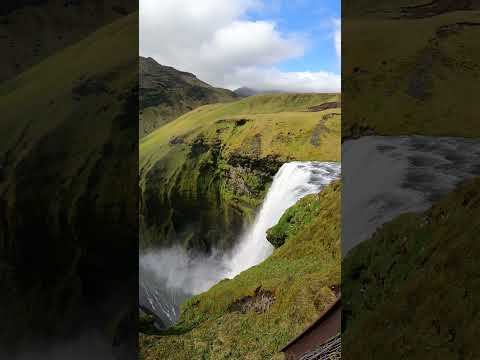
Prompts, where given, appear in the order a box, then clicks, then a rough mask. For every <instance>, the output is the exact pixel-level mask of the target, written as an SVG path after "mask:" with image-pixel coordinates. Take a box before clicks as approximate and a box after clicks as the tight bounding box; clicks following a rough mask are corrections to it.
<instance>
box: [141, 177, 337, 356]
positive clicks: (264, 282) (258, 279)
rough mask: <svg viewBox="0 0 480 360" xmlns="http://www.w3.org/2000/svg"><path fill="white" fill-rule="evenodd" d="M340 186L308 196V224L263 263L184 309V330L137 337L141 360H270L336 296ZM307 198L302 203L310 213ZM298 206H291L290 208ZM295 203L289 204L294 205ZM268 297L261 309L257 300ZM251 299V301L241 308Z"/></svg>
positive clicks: (185, 306) (183, 307) (196, 297)
mask: <svg viewBox="0 0 480 360" xmlns="http://www.w3.org/2000/svg"><path fill="white" fill-rule="evenodd" d="M340 193H341V189H340V184H339V183H338V182H336V183H333V184H331V185H329V186H328V187H327V188H326V189H324V190H323V191H322V192H321V193H320V194H319V195H314V196H311V197H310V199H309V201H308V202H310V203H311V204H312V205H313V204H315V206H313V207H312V209H315V210H314V214H315V215H312V217H311V221H309V222H305V223H304V224H303V225H302V226H298V230H297V231H296V232H294V231H292V232H291V233H290V238H289V241H288V242H287V243H285V245H283V246H282V247H280V248H278V249H276V250H275V251H274V253H273V254H272V255H271V256H270V257H269V258H268V259H266V260H265V261H264V262H262V263H261V264H259V265H257V266H255V267H253V268H251V269H249V270H247V271H245V272H242V273H241V274H239V275H238V276H236V277H235V278H234V279H232V280H223V281H221V282H219V283H218V284H217V285H215V286H214V287H213V288H211V289H210V290H209V291H207V292H205V293H203V294H200V295H198V296H195V297H193V298H191V299H189V300H188V301H187V302H186V303H185V304H183V306H182V314H181V319H180V322H179V325H178V327H179V328H181V329H182V331H185V330H186V329H188V331H186V332H185V333H183V334H182V335H172V336H162V335H155V336H152V335H146V334H141V335H140V344H141V345H140V348H141V356H142V357H143V359H158V358H168V359H186V358H198V359H202V358H208V359H270V358H271V357H272V356H277V353H278V350H279V348H280V347H281V346H283V345H285V344H286V343H287V342H288V341H289V340H291V339H292V338H293V337H295V336H296V335H298V334H299V333H300V332H301V331H302V330H303V329H304V328H305V327H306V326H307V325H309V324H310V323H311V321H313V320H314V319H315V318H316V317H317V316H318V315H319V314H320V313H321V311H322V310H323V309H325V307H326V306H328V305H329V304H330V303H331V302H332V301H334V299H335V294H334V293H333V292H332V290H330V287H331V286H332V285H338V284H339V282H340ZM304 203H305V202H302V203H301V204H299V207H300V208H301V209H302V210H300V211H302V212H303V213H304V214H307V213H309V211H308V210H307V207H305V204H304ZM294 208H295V207H294ZM294 208H293V209H294ZM261 298H263V299H264V300H265V298H267V299H269V301H271V302H270V305H269V306H267V308H266V309H264V310H265V311H261V310H260V311H259V310H258V308H257V307H255V306H256V303H255V302H256V301H259V302H260V301H261V300H260V299H261ZM245 304H248V305H245Z"/></svg>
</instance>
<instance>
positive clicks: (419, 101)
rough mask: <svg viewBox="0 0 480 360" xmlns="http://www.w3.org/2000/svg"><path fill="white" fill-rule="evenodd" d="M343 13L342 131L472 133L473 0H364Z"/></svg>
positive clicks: (477, 7)
mask: <svg viewBox="0 0 480 360" xmlns="http://www.w3.org/2000/svg"><path fill="white" fill-rule="evenodd" d="M427 3H430V5H428V4H427ZM467 3H468V4H467ZM422 4H423V5H425V6H418V7H415V6H413V5H422ZM426 4H427V5H426ZM344 13H345V17H344V21H343V22H342V24H343V26H342V32H343V34H344V39H345V41H344V48H345V51H344V52H343V53H342V84H343V85H342V86H343V96H344V101H345V102H347V103H348V104H349V107H348V113H344V118H343V122H342V129H343V137H344V138H349V137H358V136H362V135H369V134H379V135H400V134H406V135H409V134H422V135H432V136H441V135H444V136H463V137H474V136H479V135H480V126H479V122H478V121H477V111H476V106H475V104H476V94H477V93H478V92H479V90H480V85H479V82H478V78H479V77H480V67H479V65H478V64H479V63H480V43H479V42H478V41H476V39H477V38H478V37H479V36H480V3H478V2H471V1H467V2H466V1H443V0H442V1H440V0H437V1H432V2H426V1H412V0H408V1H407V0H405V1H400V2H399V1H391V0H385V1H371V0H364V1H356V2H353V1H351V2H349V3H347V4H345V7H344ZM392 44H395V46H392ZM452 94H456V96H452ZM458 94H461V96H459V95H458Z"/></svg>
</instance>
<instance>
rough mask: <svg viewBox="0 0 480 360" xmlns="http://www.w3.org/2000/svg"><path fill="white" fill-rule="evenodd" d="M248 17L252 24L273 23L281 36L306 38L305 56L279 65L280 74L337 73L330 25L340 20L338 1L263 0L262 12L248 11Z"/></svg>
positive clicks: (338, 64) (336, 59) (337, 61)
mask: <svg viewBox="0 0 480 360" xmlns="http://www.w3.org/2000/svg"><path fill="white" fill-rule="evenodd" d="M247 16H248V17H249V18H250V19H251V20H254V21H255V20H271V21H274V22H275V23H276V25H277V28H278V29H279V30H280V31H281V32H282V33H298V34H301V35H303V36H305V37H306V39H307V42H308V47H307V49H306V53H305V55H304V56H302V57H300V58H296V59H291V60H286V61H283V62H281V63H279V64H278V67H279V68H280V69H281V70H283V71H321V70H324V71H330V72H334V73H340V61H339V59H338V56H337V53H336V50H335V46H334V42H333V39H332V36H333V34H332V27H333V26H334V25H332V24H333V23H334V21H335V20H339V19H340V17H341V0H266V1H263V8H262V9H259V10H251V11H250V12H248V14H247Z"/></svg>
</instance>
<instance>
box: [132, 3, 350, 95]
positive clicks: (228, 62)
mask: <svg viewBox="0 0 480 360" xmlns="http://www.w3.org/2000/svg"><path fill="white" fill-rule="evenodd" d="M261 8H262V3H261V2H260V1H259V0H221V1H219V0H202V1H197V0H162V1H158V0H140V55H142V56H150V57H153V58H154V59H156V60H157V61H158V62H159V63H161V64H164V65H169V66H173V67H175V68H177V69H179V70H183V71H189V72H192V73H194V74H195V75H197V76H198V77H199V78H200V79H202V80H204V81H206V82H208V83H210V84H212V85H215V86H221V87H226V88H230V89H235V88H238V87H241V86H247V87H252V88H256V89H260V90H285V91H296V92H306V91H315V92H322V91H339V89H340V76H339V75H338V74H334V73H329V72H322V71H320V72H309V71H305V72H285V71H281V70H279V69H278V67H277V64H279V63H280V62H282V61H285V60H289V59H294V58H299V57H302V56H303V54H304V53H305V52H306V51H307V48H308V41H307V39H305V38H304V37H302V36H300V35H298V34H291V33H282V32H281V31H279V29H278V27H277V25H276V23H275V22H274V21H266V20H257V21H252V20H249V19H247V18H246V14H247V12H248V11H250V10H259V9H261ZM339 28H340V27H339V25H335V29H338V31H336V32H339ZM336 32H335V43H337V35H336ZM338 43H339V41H338ZM338 49H339V45H338V47H337V53H339V50H338Z"/></svg>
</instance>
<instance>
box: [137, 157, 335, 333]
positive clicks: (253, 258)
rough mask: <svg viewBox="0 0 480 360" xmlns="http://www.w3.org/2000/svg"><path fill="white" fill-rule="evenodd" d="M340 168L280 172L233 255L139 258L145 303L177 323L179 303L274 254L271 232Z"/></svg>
mask: <svg viewBox="0 0 480 360" xmlns="http://www.w3.org/2000/svg"><path fill="white" fill-rule="evenodd" d="M339 174H340V164H339V163H332V162H315V161H309V162H298V161H295V162H289V163H286V164H284V165H282V167H281V168H280V169H279V171H278V172H277V174H276V175H275V177H274V179H273V182H272V185H271V186H270V188H269V190H268V192H267V195H266V197H265V200H264V202H263V205H262V207H261V208H260V211H259V212H258V214H257V216H256V217H255V221H254V222H253V223H252V225H250V226H249V228H248V229H247V231H246V232H245V233H244V234H243V235H242V236H240V237H239V241H238V243H237V245H236V246H234V248H233V249H232V251H230V252H228V253H225V254H219V253H215V252H214V253H213V254H212V255H210V256H208V257H207V256H204V255H201V254H196V255H194V254H192V253H187V252H186V251H185V250H184V249H182V248H180V247H174V248H170V249H159V250H155V251H150V252H149V253H147V254H143V255H142V256H141V257H140V271H139V274H140V279H139V283H140V288H139V297H140V304H141V305H142V306H143V307H145V308H147V309H149V310H151V311H152V312H153V313H155V314H156V315H157V316H158V317H159V319H160V322H161V323H162V324H163V325H164V326H165V327H168V326H171V325H174V324H175V323H176V321H177V320H178V317H179V308H180V304H181V303H182V302H183V301H185V300H186V299H188V298H189V297H191V296H193V295H196V294H199V293H201V292H204V291H206V290H208V289H209V288H210V287H212V286H213V285H214V284H216V283H217V282H219V281H220V280H222V279H224V278H233V277H235V276H236V275H238V274H239V273H240V272H242V271H244V270H246V269H248V268H250V267H252V266H254V265H257V264H259V263H260V262H262V261H263V260H265V259H266V258H267V257H268V256H269V255H270V254H271V253H272V251H273V246H272V245H271V244H270V243H269V242H268V240H267V238H266V233H267V230H268V229H269V228H271V227H272V226H274V225H275V224H277V222H278V221H279V220H280V218H281V216H282V215H283V213H284V212H285V210H287V209H288V208H289V207H291V206H293V205H294V204H295V203H296V202H297V201H298V200H300V199H301V198H302V197H304V196H306V195H308V194H313V193H318V192H320V191H321V189H322V188H323V187H324V186H325V185H327V184H328V183H330V182H331V181H332V180H334V179H336V178H338V176H339Z"/></svg>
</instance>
